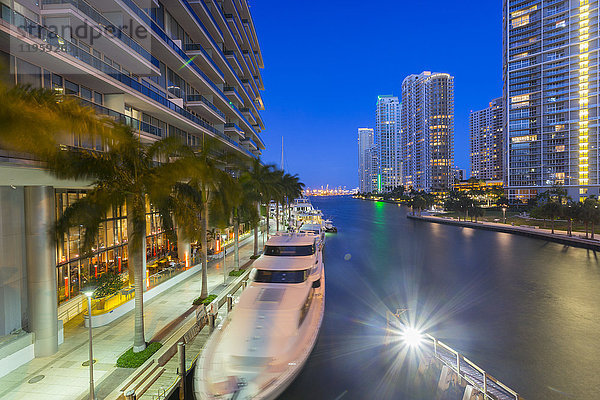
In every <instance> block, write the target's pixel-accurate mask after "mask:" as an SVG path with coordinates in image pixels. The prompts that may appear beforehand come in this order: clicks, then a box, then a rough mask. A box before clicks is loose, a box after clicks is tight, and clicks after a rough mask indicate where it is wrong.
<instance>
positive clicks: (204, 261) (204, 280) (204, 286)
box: [200, 191, 208, 298]
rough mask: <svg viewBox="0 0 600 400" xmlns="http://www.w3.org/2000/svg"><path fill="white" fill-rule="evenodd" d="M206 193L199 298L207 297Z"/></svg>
mask: <svg viewBox="0 0 600 400" xmlns="http://www.w3.org/2000/svg"><path fill="white" fill-rule="evenodd" d="M205 193H206V191H205V192H204V193H203V194H202V196H203V197H204V200H205V201H204V205H203V208H202V224H201V226H202V228H201V232H200V240H201V241H202V290H201V291H200V297H201V298H206V297H208V235H207V234H206V233H207V231H208V196H206V195H205Z"/></svg>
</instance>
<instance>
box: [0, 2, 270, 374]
mask: <svg viewBox="0 0 600 400" xmlns="http://www.w3.org/2000/svg"><path fill="white" fill-rule="evenodd" d="M1 3H2V4H1V9H0V10H1V11H0V12H1V18H2V24H0V62H2V63H3V64H5V65H6V66H8V67H9V68H8V71H10V79H11V81H12V83H23V84H30V85H32V86H34V87H43V88H48V89H51V90H54V91H56V92H58V93H61V94H65V95H69V96H74V97H77V98H79V99H80V101H81V102H82V103H83V104H86V105H89V106H90V107H93V108H95V109H96V110H97V112H98V113H101V114H107V115H110V116H112V117H114V118H116V119H118V120H119V121H121V122H123V123H125V124H128V125H129V126H131V128H132V129H133V130H134V131H135V132H136V133H137V134H138V135H139V138H140V140H141V141H143V142H152V141H155V140H157V139H159V138H164V137H168V136H175V137H179V138H180V139H181V140H182V141H183V142H185V143H187V144H189V145H191V146H200V145H201V144H202V143H203V139H204V138H209V137H210V138H214V139H216V141H217V142H218V143H219V145H220V148H219V149H216V150H215V151H216V153H215V155H216V156H219V155H224V154H226V153H235V154H237V155H239V156H240V157H242V158H246V159H251V158H256V157H257V156H258V155H260V154H261V151H262V150H263V149H264V148H265V146H264V143H263V141H262V139H261V137H260V132H261V130H262V129H264V124H263V121H262V118H261V115H260V111H261V110H263V109H264V107H263V101H262V97H261V90H263V89H264V88H263V82H262V78H261V72H260V70H261V69H262V68H263V59H262V54H261V50H260V46H259V42H258V39H257V35H256V30H255V27H254V23H253V20H252V16H251V13H250V9H249V6H248V2H247V1H246V0H241V1H237V0H236V1H234V0H223V1H212V0H210V1H209V0H202V1H188V0H181V1H171V0H162V1H158V0H156V1H149V0H148V1H144V0H142V1H136V2H134V1H131V0H124V1H122V2H121V1H113V0H103V1H100V0H78V1H77V2H71V1H67V0H64V1H55V0H52V1H51V0H47V1H46V0H43V1H39V2H38V1H35V2H34V1H31V0H22V1H8V2H7V1H2V2H1ZM56 33H58V34H56ZM42 49H43V51H42ZM64 144H65V145H67V146H71V147H74V148H91V149H94V150H100V151H101V150H102V149H103V148H102V145H101V144H99V143H84V142H81V141H80V140H79V138H78V137H75V136H70V137H68V136H66V137H65V141H64ZM90 183H91V182H73V181H64V180H59V179H54V178H52V177H51V176H50V175H49V174H48V173H46V172H44V170H43V169H42V168H40V165H38V164H37V163H36V162H35V161H32V160H30V159H27V158H26V157H24V156H23V155H19V154H13V153H9V152H6V151H1V150H0V254H2V257H1V259H0V339H1V337H2V336H3V335H7V334H9V333H11V332H15V331H19V330H21V329H23V330H25V331H27V332H31V334H30V337H31V338H32V339H31V340H30V339H26V340H25V342H26V341H27V340H30V343H29V344H27V343H26V347H24V348H23V349H26V351H25V352H20V353H19V357H18V358H16V359H15V358H13V359H12V361H11V366H12V367H15V368H16V366H18V364H19V363H20V362H23V361H24V359H26V358H27V357H29V355H33V354H34V353H35V355H36V356H48V355H51V354H52V353H54V352H56V351H57V347H58V341H59V336H60V331H61V329H62V324H63V323H65V322H67V320H69V319H70V318H72V317H73V316H75V315H77V314H78V313H79V312H81V311H82V308H83V307H82V297H83V296H82V294H81V293H80V290H81V288H82V286H83V285H84V284H85V282H86V281H87V280H88V279H89V278H90V277H95V276H99V275H101V274H103V273H105V272H107V271H112V272H121V270H122V269H123V268H125V266H126V264H127V258H128V253H127V231H126V223H125V220H126V210H124V209H114V210H112V212H111V213H110V215H107V216H106V219H105V220H104V221H103V222H102V223H101V226H100V228H99V238H98V242H97V244H96V245H95V246H94V249H93V250H94V253H93V254H92V255H91V256H90V257H80V255H79V251H78V249H79V244H80V243H79V240H80V237H81V232H80V229H79V228H77V227H74V228H72V229H71V230H70V232H69V234H68V235H65V237H63V238H60V239H59V240H55V239H54V238H53V236H51V234H50V230H49V228H50V227H52V226H53V225H54V222H55V220H56V218H57V217H59V216H60V215H61V213H62V212H63V210H64V209H65V207H67V206H68V205H69V204H71V203H72V202H74V201H75V200H77V199H78V198H80V197H81V196H84V195H85V193H86V190H87V189H89V185H90ZM146 211H147V217H146V232H147V235H148V236H147V238H146V249H147V251H146V262H147V264H146V265H147V266H148V269H147V272H148V271H149V268H150V266H151V264H152V263H153V262H155V261H156V260H157V259H158V258H159V257H161V256H164V255H165V254H167V252H169V251H171V250H172V249H174V247H175V246H176V245H178V250H179V258H180V259H182V258H185V259H186V260H189V257H190V246H189V243H185V242H181V241H180V243H178V244H175V243H170V242H169V241H168V240H167V237H166V235H165V232H161V231H160V228H159V227H160V225H159V224H158V220H157V218H158V214H157V213H156V212H155V210H154V209H153V208H152V207H151V206H150V205H149V204H148V206H147V210H146ZM182 250H183V252H182ZM160 265H161V264H158V265H157V268H160ZM153 271H156V270H153ZM0 342H1V341H0ZM2 343H3V342H2ZM13 347H14V346H13ZM23 349H17V350H23ZM15 351H16V350H15ZM2 354H4V353H2ZM4 360H6V359H4ZM2 361H3V360H0V363H1V362H2ZM0 367H2V368H0V371H5V369H4V367H5V366H4V365H1V366H0Z"/></svg>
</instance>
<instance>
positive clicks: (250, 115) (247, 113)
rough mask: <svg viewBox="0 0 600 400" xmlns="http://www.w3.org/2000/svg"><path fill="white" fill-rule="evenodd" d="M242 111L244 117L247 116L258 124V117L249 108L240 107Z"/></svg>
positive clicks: (253, 122)
mask: <svg viewBox="0 0 600 400" xmlns="http://www.w3.org/2000/svg"><path fill="white" fill-rule="evenodd" d="M240 111H241V112H242V114H244V117H246V119H248V121H250V122H251V123H252V125H256V118H254V115H253V114H252V112H251V111H250V109H249V108H240Z"/></svg>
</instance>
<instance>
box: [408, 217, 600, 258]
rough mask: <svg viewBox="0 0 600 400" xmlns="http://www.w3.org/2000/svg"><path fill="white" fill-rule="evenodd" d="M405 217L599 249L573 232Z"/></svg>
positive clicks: (524, 226)
mask: <svg viewBox="0 0 600 400" xmlns="http://www.w3.org/2000/svg"><path fill="white" fill-rule="evenodd" d="M407 217H408V218H411V219H418V220H423V221H429V222H436V223H442V224H449V225H457V226H464V227H469V228H479V229H488V230H493V231H497V232H504V233H515V234H520V235H525V236H530V237H535V238H538V239H543V240H544V239H545V240H550V241H553V242H557V243H561V244H565V245H569V246H576V247H583V248H587V249H592V250H599V249H600V241H599V240H597V239H592V238H591V237H589V238H586V237H585V235H584V234H582V233H581V232H575V231H574V232H573V233H572V235H571V236H569V234H568V232H566V231H561V230H558V229H556V230H555V231H554V233H552V230H551V229H548V228H540V227H534V226H530V225H520V226H515V225H508V224H502V223H499V222H487V221H477V222H470V221H462V220H461V221H458V220H455V219H454V218H450V217H443V216H438V215H429V214H425V213H424V214H423V215H411V214H408V215H407Z"/></svg>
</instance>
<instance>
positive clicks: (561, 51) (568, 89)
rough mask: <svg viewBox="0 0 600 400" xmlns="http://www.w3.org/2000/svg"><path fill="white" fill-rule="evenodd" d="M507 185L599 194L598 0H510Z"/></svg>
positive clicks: (514, 189)
mask: <svg viewBox="0 0 600 400" xmlns="http://www.w3.org/2000/svg"><path fill="white" fill-rule="evenodd" d="M503 27H504V34H503V47H504V97H505V101H506V117H507V118H506V129H507V131H506V135H505V137H506V139H505V140H506V142H505V143H506V151H507V158H506V161H507V165H506V186H507V189H508V195H509V199H510V200H512V201H525V200H527V199H528V198H531V197H533V196H535V195H536V194H537V193H539V192H540V191H544V190H546V189H547V188H549V187H551V186H553V185H563V186H564V187H565V188H566V189H567V190H568V193H569V195H570V196H571V197H572V198H576V199H580V198H585V197H586V196H589V195H598V194H599V192H598V188H599V185H600V168H599V159H598V156H599V154H598V146H599V144H600V143H599V132H598V93H599V92H598V85H599V83H600V81H599V78H598V57H599V54H598V43H597V42H598V30H599V25H598V1H589V0H571V1H569V0H563V1H560V0H559V1H556V0H553V1H549V0H543V1H542V0H537V1H536V0H531V1H523V0H505V1H504V21H503Z"/></svg>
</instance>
